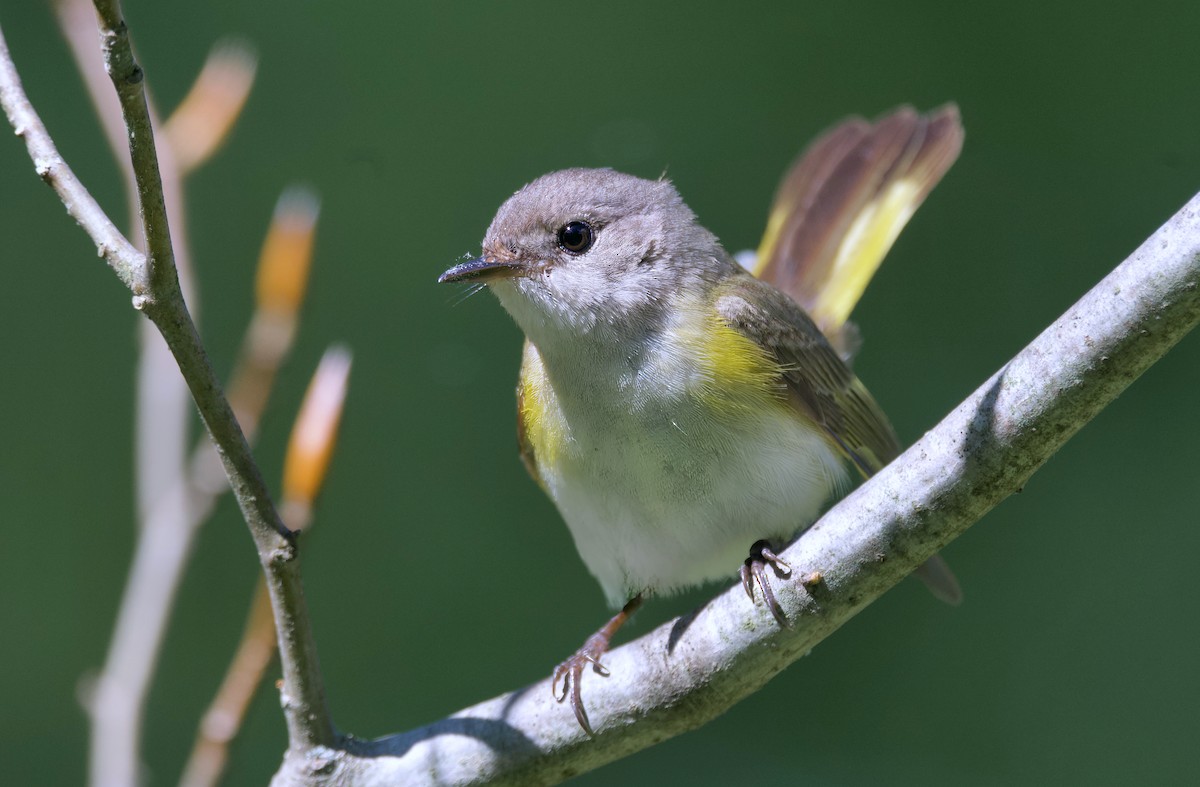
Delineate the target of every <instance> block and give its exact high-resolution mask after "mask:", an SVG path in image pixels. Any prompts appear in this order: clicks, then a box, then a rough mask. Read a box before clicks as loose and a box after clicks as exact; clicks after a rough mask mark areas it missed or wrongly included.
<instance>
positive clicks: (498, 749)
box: [274, 195, 1200, 785]
mask: <svg viewBox="0 0 1200 787" xmlns="http://www.w3.org/2000/svg"><path fill="white" fill-rule="evenodd" d="M1198 285H1200V195H1197V197H1194V198H1193V199H1192V200H1191V201H1190V202H1189V203H1188V204H1187V205H1186V206H1185V207H1184V208H1183V210H1181V211H1180V212H1179V213H1178V214H1176V215H1175V216H1174V217H1173V218H1172V219H1171V220H1170V221H1169V222H1168V223H1167V224H1166V225H1164V226H1163V227H1162V228H1161V229H1159V230H1158V232H1156V233H1155V234H1154V235H1153V236H1152V237H1151V238H1150V239H1149V240H1147V241H1146V242H1145V243H1144V244H1143V245H1142V247H1141V248H1139V249H1138V250H1137V251H1136V252H1135V253H1134V254H1133V255H1132V256H1131V257H1130V258H1129V259H1128V260H1126V261H1125V262H1124V263H1123V264H1122V265H1121V266H1119V267H1118V268H1117V269H1116V270H1115V271H1113V272H1112V273H1111V274H1110V275H1109V276H1108V277H1106V278H1105V279H1104V280H1103V281H1101V282H1100V283H1099V284H1098V285H1096V287H1095V288H1093V289H1092V291H1091V292H1089V293H1088V294H1087V295H1086V296H1084V297H1083V299H1081V300H1080V301H1079V302H1078V303H1077V304H1075V305H1074V306H1073V307H1071V309H1070V310H1069V311H1068V312H1067V313H1066V314H1065V315H1063V316H1062V317H1061V318H1060V319H1059V320H1058V321H1057V322H1055V323H1054V324H1053V325H1051V326H1050V327H1049V328H1048V329H1046V331H1045V332H1043V333H1042V335H1040V336H1039V337H1037V338H1036V339H1035V340H1034V341H1033V342H1032V343H1031V344H1030V345H1029V346H1028V347H1026V348H1025V349H1024V350H1022V351H1021V353H1020V354H1018V355H1017V356H1016V357H1015V358H1014V359H1012V361H1010V362H1009V363H1008V364H1007V365H1005V367H1004V368H1003V369H1001V370H1000V371H998V372H997V373H996V374H995V375H993V376H992V377H991V379H989V380H988V381H987V382H985V383H984V384H983V385H982V386H981V387H980V388H979V389H978V390H977V391H976V392H975V393H974V394H972V395H971V396H970V397H969V398H968V399H967V400H966V401H964V402H963V403H962V404H960V405H959V406H958V407H957V408H956V409H955V410H954V411H953V412H952V413H950V415H948V416H947V417H946V418H945V419H944V420H943V421H942V422H941V423H940V424H938V426H937V427H935V428H934V429H933V430H931V431H930V432H928V433H927V434H926V435H925V436H924V437H923V438H921V440H919V441H918V442H917V443H916V444H915V445H913V446H912V447H911V448H910V449H909V450H908V451H906V452H905V453H904V454H903V455H902V456H901V457H899V458H898V459H897V460H896V461H895V462H893V463H892V464H891V465H889V466H888V467H887V468H885V469H884V470H883V471H882V472H881V473H879V474H878V475H876V476H875V477H874V478H872V479H870V480H869V481H868V482H866V483H865V484H863V485H862V486H861V487H860V488H859V489H857V490H856V491H855V492H854V493H852V494H851V495H850V496H848V497H847V498H846V499H845V500H843V501H842V502H840V503H839V504H838V505H837V506H835V507H834V508H833V509H831V510H830V511H829V513H827V514H826V515H825V516H824V517H823V518H822V519H821V520H820V521H819V522H818V523H817V524H815V525H814V526H813V527H812V528H810V529H809V530H808V531H807V532H806V533H805V534H804V535H803V536H802V537H801V538H800V540H799V541H797V542H796V543H795V544H794V545H792V546H791V547H790V548H789V549H788V550H787V551H786V552H785V553H784V558H785V559H786V560H787V561H788V563H790V564H791V565H792V566H794V567H796V568H797V569H798V572H797V573H798V575H804V574H806V573H808V572H812V571H818V572H820V575H821V581H820V582H819V583H817V584H816V585H815V586H812V587H806V586H804V585H801V584H800V583H798V582H795V581H793V582H782V581H781V582H777V583H776V594H777V596H778V598H779V601H780V603H781V605H782V606H783V608H784V610H785V612H786V614H787V616H788V618H789V619H790V620H791V621H793V622H794V624H795V627H794V628H792V629H780V628H779V627H778V626H777V625H776V624H775V622H774V621H773V620H772V618H771V615H770V613H768V612H767V611H766V610H765V609H764V608H762V607H761V606H757V605H752V604H751V603H750V602H749V601H748V600H747V599H746V596H745V594H744V593H743V592H742V590H741V588H740V587H736V588H732V589H730V590H727V591H726V592H724V593H722V594H721V595H719V596H718V597H717V598H715V599H714V600H713V601H712V602H710V603H709V604H706V605H705V606H704V607H703V608H701V609H699V610H697V611H696V612H695V613H693V614H692V615H691V616H689V617H685V618H681V619H679V620H676V621H673V622H671V623H668V624H666V625H663V626H660V627H659V628H658V629H656V630H655V631H653V632H651V633H650V634H647V635H646V636H644V637H642V638H640V639H638V640H636V641H634V642H631V643H629V644H628V645H625V646H624V647H621V648H618V649H617V650H614V651H613V652H611V653H610V654H609V655H608V656H607V657H606V664H607V666H608V667H609V669H610V670H611V673H612V674H611V677H609V678H607V679H598V678H596V676H594V675H591V674H587V680H585V685H584V691H585V693H586V701H587V703H588V712H589V715H590V716H591V719H592V722H593V726H594V727H595V729H596V730H597V733H596V736H595V738H594V739H592V740H589V739H588V738H587V736H586V735H585V734H584V733H583V732H582V731H581V730H580V729H579V726H578V725H577V724H575V723H574V719H573V717H572V715H571V711H570V709H569V708H567V707H565V706H562V705H558V704H556V703H555V702H554V701H553V700H552V698H551V694H550V688H549V685H548V681H542V682H540V683H537V684H535V685H533V686H528V687H526V688H524V689H521V690H518V691H515V692H512V693H510V694H506V695H503V696H501V697H497V698H495V699H492V700H489V701H487V702H484V703H481V704H479V705H476V706H474V707H471V708H467V709H465V710H463V711H460V712H459V713H456V714H454V715H453V716H451V717H450V718H447V719H444V720H442V721H439V722H436V723H434V724H431V725H429V726H428V727H424V728H421V729H418V730H414V731H412V732H408V733H403V734H399V735H394V736H391V737H388V738H383V739H380V740H377V741H373V742H369V743H361V742H355V741H350V742H348V743H347V744H346V746H345V748H344V749H341V750H331V749H326V748H319V749H314V750H313V751H311V752H308V753H307V754H306V755H305V756H297V754H298V753H297V752H295V751H294V750H293V751H292V752H290V753H289V756H288V758H287V760H285V762H284V765H283V767H282V769H281V770H280V771H279V773H278V774H277V775H276V777H275V782H274V784H276V785H300V784H321V785H332V784H337V785H350V784H353V785H382V784H406V785H421V784H428V785H435V784H436V785H465V784H512V785H531V784H553V783H557V782H560V781H562V780H564V779H567V778H569V777H571V776H574V775H577V774H579V773H582V772H584V771H587V770H589V769H592V768H595V767H597V766H599V765H602V764H604V763H606V762H610V761H612V760H615V759H618V758H620V757H622V756H625V755H627V754H630V753H632V752H634V751H637V750H639V749H643V748H646V747H648V746H651V745H653V744H655V743H657V742H659V741H662V740H664V739H666V738H669V737H671V736H673V735H677V734H679V733H681V732H684V731H686V730H689V729H692V728H695V727H698V726H700V725H702V724H704V723H705V722H707V721H709V720H710V719H712V718H714V717H716V716H718V715H719V714H721V713H722V712H723V711H725V710H726V709H728V708H729V707H730V706H732V705H733V704H734V703H736V702H737V701H739V700H740V699H742V698H744V697H746V696H747V695H749V694H750V693H752V692H754V691H755V690H757V689H758V688H760V687H761V686H762V685H763V684H765V683H766V682H767V681H768V680H769V679H770V678H771V677H772V676H774V675H775V674H777V673H778V672H780V671H781V670H783V669H784V668H785V667H786V666H787V665H788V664H790V663H791V662H793V661H795V660H796V659H798V658H799V657H800V656H802V655H803V654H805V653H806V652H808V651H809V650H810V649H812V648H813V647H814V646H815V645H817V644H818V643H819V642H821V640H823V639H824V638H825V637H827V636H829V634H831V633H832V632H834V631H835V630H837V629H838V628H839V627H840V626H841V625H842V624H843V623H845V622H846V621H847V620H849V619H850V618H851V617H853V616H854V615H855V614H856V613H857V612H859V611H860V610H861V609H863V608H864V607H865V606H866V605H868V604H870V603H871V602H872V601H874V600H875V599H876V598H878V597H879V596H880V595H882V594H883V593H884V592H885V591H886V590H887V589H889V588H890V587H892V586H893V585H895V584H897V583H898V582H899V581H900V580H902V579H903V578H904V577H906V576H907V575H908V574H909V573H910V572H911V571H912V570H913V569H914V568H916V567H917V566H918V565H920V564H921V563H922V562H923V561H924V560H926V559H927V558H928V557H930V556H931V555H933V554H934V553H935V552H937V551H938V550H939V549H941V548H942V547H943V546H945V545H946V543H948V542H949V541H950V540H952V539H953V538H955V537H956V536H958V535H959V534H960V533H962V532H963V531H965V530H966V529H967V528H968V527H969V526H970V525H971V524H972V523H974V522H975V521H977V520H978V519H979V518H980V517H982V516H983V515H984V514H985V513H986V512H987V511H989V510H991V509H992V508H993V507H995V506H996V505H997V504H998V503H999V502H1000V501H1001V500H1003V499H1004V498H1006V497H1007V496H1009V495H1010V494H1012V493H1013V492H1016V491H1019V490H1020V488H1021V487H1022V485H1024V483H1025V482H1026V480H1027V479H1028V478H1029V477H1030V476H1031V475H1032V474H1033V472H1034V471H1035V470H1037V468H1038V467H1040V466H1041V465H1042V464H1043V463H1044V462H1045V461H1046V460H1047V459H1049V458H1050V456H1052V455H1053V454H1054V452H1055V451H1057V450H1058V449H1059V447H1061V446H1062V445H1063V443H1065V442H1066V441H1067V440H1068V439H1069V438H1070V437H1071V436H1072V435H1073V434H1074V433H1075V432H1076V431H1078V429H1079V428H1080V427H1081V426H1083V424H1085V423H1086V422H1087V421H1088V420H1090V419H1091V418H1092V417H1094V416H1095V415H1096V414H1097V413H1098V412H1099V411H1100V410H1101V409H1103V408H1104V406H1105V405H1107V404H1108V403H1109V402H1111V401H1112V400H1113V399H1114V398H1116V396H1117V395H1118V394H1120V393H1121V391H1123V390H1124V389H1125V388H1126V387H1127V386H1128V385H1129V384H1130V383H1131V382H1133V380H1135V379H1136V378H1137V377H1138V376H1139V375H1140V374H1141V373H1142V372H1143V371H1145V370H1146V369H1147V368H1148V367H1149V366H1150V365H1151V364H1153V363H1154V362H1155V361H1156V360H1157V359H1158V358H1160V357H1161V356H1162V355H1163V354H1164V353H1166V351H1167V350H1168V349H1170V348H1171V347H1172V346H1173V345H1174V344H1175V343H1176V342H1177V341H1179V339H1180V338H1182V337H1183V336H1184V335H1185V334H1186V333H1187V332H1188V331H1189V330H1191V328H1192V327H1193V326H1195V324H1196V323H1197V321H1200V286H1198Z"/></svg>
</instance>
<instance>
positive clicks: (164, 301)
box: [0, 0, 334, 750]
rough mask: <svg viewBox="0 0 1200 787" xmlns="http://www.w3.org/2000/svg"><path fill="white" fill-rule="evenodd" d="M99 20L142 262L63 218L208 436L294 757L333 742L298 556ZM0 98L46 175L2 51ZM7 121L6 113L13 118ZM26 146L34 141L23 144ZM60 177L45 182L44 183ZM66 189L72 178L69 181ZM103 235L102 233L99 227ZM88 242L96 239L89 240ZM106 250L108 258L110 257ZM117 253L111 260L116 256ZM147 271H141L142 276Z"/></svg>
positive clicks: (112, 41) (112, 21) (93, 218)
mask: <svg viewBox="0 0 1200 787" xmlns="http://www.w3.org/2000/svg"><path fill="white" fill-rule="evenodd" d="M97 10H98V11H99V16H100V19H101V41H102V44H103V47H104V50H105V63H106V67H107V69H108V71H109V75H110V76H111V77H112V79H113V83H114V85H115V86H116V88H117V92H118V95H119V97H120V98H121V107H122V113H123V116H124V118H125V122H126V125H127V128H128V129H129V131H130V134H129V140H130V151H131V158H132V159H133V163H134V171H135V174H136V176H137V181H138V194H139V198H140V199H141V201H142V204H141V215H142V219H143V226H144V228H145V234H146V239H147V248H148V250H149V255H148V257H145V258H143V257H142V255H140V254H137V252H136V250H134V249H132V247H131V246H129V244H128V242H125V243H124V245H120V246H119V245H117V244H116V243H111V245H110V244H109V243H101V242H100V241H101V240H102V239H103V240H105V241H111V240H112V238H111V234H112V233H115V235H116V237H117V238H120V240H122V241H123V240H124V238H122V237H121V236H120V233H117V232H116V230H115V228H112V226H111V222H108V221H107V219H105V220H104V221H103V222H101V221H100V218H103V214H102V212H100V211H99V208H98V207H95V209H94V213H92V212H89V211H88V210H87V208H88V206H89V205H92V206H94V202H91V198H90V197H88V196H87V195H86V191H84V190H83V189H82V186H79V187H78V188H68V189H65V190H59V189H58V188H57V187H56V190H59V194H60V197H61V198H62V199H63V201H64V202H65V203H66V204H68V210H69V211H70V212H72V215H76V216H77V217H78V216H83V217H84V218H85V219H86V221H83V220H81V223H83V224H84V225H85V227H87V228H88V230H89V233H95V234H93V237H96V238H97V243H98V247H99V248H100V251H101V254H102V255H105V256H108V255H112V256H113V258H114V259H115V260H116V261H117V262H119V263H120V265H119V266H118V265H114V267H115V268H117V270H118V273H123V274H125V275H123V276H122V280H123V281H127V284H128V285H129V286H130V288H131V289H132V290H134V292H135V297H134V304H135V306H136V307H138V308H140V309H141V310H142V311H143V312H144V313H145V314H146V316H148V317H149V318H150V319H151V320H152V321H153V322H154V324H155V325H156V326H157V327H158V329H159V331H160V332H161V333H162V335H163V338H164V339H165V340H166V342H167V345H168V347H170V348H171V352H172V354H173V355H174V357H175V359H176V362H177V363H178V364H179V368H180V371H181V372H182V373H183V377H184V379H185V380H186V381H187V383H188V388H189V390H190V391H191V393H192V398H193V400H194V401H195V402H196V405H197V407H198V409H199V411H200V416H201V419H202V420H203V422H204V425H205V427H206V428H207V430H208V432H209V434H210V435H211V437H212V439H213V442H214V444H215V445H216V448H217V452H218V454H219V455H220V457H221V461H222V464H223V465H224V467H225V471H226V475H227V476H228V478H229V482H230V486H231V487H232V489H233V492H234V496H235V497H236V498H237V501H238V506H239V508H240V509H241V511H242V516H243V517H244V518H245V520H246V524H247V526H248V527H249V529H250V533H251V536H252V537H253V539H254V542H255V546H256V547H257V549H258V554H259V560H260V562H261V563H262V565H263V568H264V571H265V572H266V575H267V586H268V590H269V592H270V595H271V601H272V607H273V608H274V610H275V614H276V623H277V626H278V629H279V639H280V655H281V662H282V665H283V674H284V692H283V706H284V717H285V719H286V721H287V725H288V737H289V741H290V746H291V747H292V748H295V749H297V750H310V749H312V748H313V747H317V746H323V745H330V744H332V743H333V742H334V732H333V725H332V722H331V721H330V718H329V714H328V712H327V710H326V707H325V697H324V687H323V685H322V682H321V678H320V672H319V669H318V666H317V659H316V648H315V646H314V644H313V642H312V633H311V629H310V623H309V618H308V614H307V610H306V606H305V602H304V596H303V589H302V586H301V583H300V574H299V565H298V563H299V560H298V557H299V555H298V552H297V549H296V545H295V540H294V534H292V533H291V532H290V531H289V530H287V528H285V527H284V526H283V523H282V522H281V521H280V519H279V515H278V513H277V512H276V510H275V507H274V506H273V505H272V503H271V498H270V495H269V493H268V490H267V488H266V484H265V483H264V482H263V480H262V476H261V474H260V473H259V471H258V468H257V466H256V465H255V463H254V460H253V458H252V456H251V454H250V450H249V447H248V446H247V444H246V440H245V437H244V435H243V434H242V431H241V428H240V427H239V425H238V423H237V421H236V419H235V418H234V416H233V411H232V409H231V408H230V406H229V403H228V401H227V400H226V399H225V397H224V395H223V394H222V392H221V386H220V383H219V382H218V380H217V379H216V376H215V374H214V373H213V371H212V367H211V365H210V364H209V363H208V358H207V355H206V353H205V351H204V348H203V346H202V345H201V343H200V338H199V336H198V334H197V332H196V328H195V325H194V324H193V323H192V321H191V318H190V316H189V314H188V311H187V306H186V305H185V304H184V302H183V299H182V297H181V295H180V290H179V282H178V280H177V278H176V275H175V269H174V265H173V254H172V250H171V241H170V232H169V229H168V227H167V222H166V211H165V207H164V204H163V197H162V192H161V185H160V178H159V174H158V168H157V161H156V156H155V152H154V143H153V138H152V129H151V124H150V120H149V113H148V109H147V106H146V100H145V96H144V94H143V93H142V90H141V85H142V81H143V80H142V71H141V68H140V67H139V66H138V65H137V63H136V61H135V60H134V58H133V53H132V50H131V49H130V47H129V38H128V33H127V30H126V27H125V23H124V20H123V19H122V18H121V15H120V11H119V8H118V5H117V3H116V2H115V0H97ZM0 59H3V60H4V63H3V64H2V65H0V96H2V97H3V102H4V105H5V109H6V111H7V112H8V113H9V115H10V117H12V118H13V120H14V125H15V126H16V128H17V129H18V131H19V132H21V134H22V135H23V136H24V137H25V138H26V140H27V144H28V145H30V147H31V153H32V154H34V160H35V162H39V163H38V165H37V166H38V169H39V171H42V170H44V169H45V168H46V165H45V164H43V163H41V162H42V161H43V159H42V158H41V157H40V156H39V155H38V154H39V153H42V152H44V151H45V150H49V151H53V144H52V143H51V142H50V139H49V136H48V135H47V134H46V131H45V128H44V127H43V126H42V124H41V123H40V122H36V124H34V123H33V122H32V121H36V120H37V116H36V114H35V113H34V112H33V110H32V107H30V106H29V103H28V99H26V97H25V95H24V91H23V90H22V89H21V86H20V83H19V81H18V80H17V76H16V69H15V67H14V66H13V65H12V63H11V59H10V58H9V56H8V51H7V47H6V46H5V47H4V48H3V50H2V51H0ZM14 113H15V114H14ZM31 138H33V139H34V141H33V142H30V139H31ZM53 152H54V160H53V164H54V169H55V170H61V171H62V172H64V173H65V172H66V171H67V167H66V165H65V163H63V162H62V160H61V158H59V157H58V155H57V152H56V151H53ZM64 178H65V175H62V176H60V175H58V174H56V177H54V178H52V179H48V180H49V181H50V182H51V184H52V185H55V184H57V183H61V182H67V181H65V180H64ZM70 180H71V181H74V178H73V176H72V177H71V179H70ZM105 226H107V227H109V228H111V233H110V234H108V235H106V234H105V233H104V232H102V231H101V230H103V228H104V227H105ZM97 235H98V236H99V237H97ZM114 249H115V250H116V251H114ZM118 252H119V253H118ZM147 268H148V270H147Z"/></svg>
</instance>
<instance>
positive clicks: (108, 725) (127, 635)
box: [86, 188, 318, 784]
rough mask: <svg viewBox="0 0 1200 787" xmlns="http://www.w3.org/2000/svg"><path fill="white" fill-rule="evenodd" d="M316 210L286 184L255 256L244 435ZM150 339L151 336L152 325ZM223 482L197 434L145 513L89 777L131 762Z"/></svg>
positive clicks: (106, 778)
mask: <svg viewBox="0 0 1200 787" xmlns="http://www.w3.org/2000/svg"><path fill="white" fill-rule="evenodd" d="M317 212H318V211H317V199H316V197H315V196H314V195H313V194H312V193H311V192H309V191H308V190H306V189H300V188H291V189H288V190H286V191H285V192H284V193H283V196H281V197H280V199H279V203H278V205H277V207H276V209H275V214H274V217H273V219H272V223H271V228H270V229H269V230H268V232H267V240H266V242H264V244H263V250H262V253H261V254H260V257H259V271H260V273H259V277H260V279H261V278H263V273H262V272H263V271H264V270H267V271H271V275H270V278H271V282H272V283H271V286H260V287H259V288H258V289H259V296H258V299H257V301H258V308H257V309H256V310H255V313H254V317H253V318H252V319H251V322H250V327H249V329H248V330H247V331H246V335H245V337H244V339H243V342H242V346H241V350H240V352H239V356H238V360H237V362H236V364H235V367H234V373H233V377H232V380H231V382H230V387H229V391H230V393H229V402H230V405H231V406H232V407H233V410H234V413H235V414H236V415H237V418H238V422H239V423H241V424H242V427H243V429H244V430H245V434H246V438H247V440H249V441H251V442H253V440H254V436H255V434H256V432H257V431H258V424H259V419H260V418H261V416H262V413H263V411H264V409H265V408H266V405H267V400H268V397H269V395H270V392H271V389H272V388H273V387H274V382H275V376H276V374H277V372H278V371H279V367H280V365H281V364H282V363H283V360H284V358H285V357H286V356H287V354H288V352H289V351H290V350H291V347H292V339H293V338H294V336H295V333H296V323H297V320H298V313H299V308H300V301H301V296H302V294H303V290H304V287H305V282H306V281H307V279H308V272H309V266H310V262H311V252H312V237H313V233H314V230H315V226H316V220H317ZM278 289H282V290H284V292H285V293H286V294H287V296H288V297H287V299H286V300H287V307H286V308H285V307H283V306H281V305H280V303H279V300H280V296H279V295H278V294H277V292H276V290H278ZM155 338H156V339H158V338H159V337H158V335H157V334H155ZM160 341H161V339H160ZM164 347H165V345H164ZM168 358H170V356H168ZM171 363H172V367H171V369H170V370H169V371H170V373H171V374H172V375H176V374H177V372H176V370H175V367H174V361H173V360H172V361H171ZM228 488H229V484H228V482H227V481H226V479H225V473H224V470H223V468H222V466H221V461H220V459H219V458H218V457H217V454H216V452H215V451H214V450H213V447H212V443H211V442H209V441H208V440H207V439H204V440H203V442H202V443H201V444H200V445H199V446H197V448H196V449H195V450H194V451H193V452H192V457H191V461H190V462H189V463H188V464H187V472H185V473H183V474H182V475H181V477H180V478H178V479H177V480H176V482H175V483H174V484H172V485H171V486H170V487H169V488H168V489H167V490H165V493H164V492H163V491H161V490H160V492H159V494H158V496H157V498H156V500H157V502H156V503H155V505H154V506H153V508H151V510H150V511H149V513H148V515H147V518H146V521H145V522H144V526H143V528H142V529H141V532H140V535H139V538H138V542H137V547H136V549H135V551H134V557H133V563H132V565H131V566H130V570H129V576H128V578H127V579H126V585H125V592H124V595H123V597H122V600H121V606H120V611H119V613H118V616H117V623H116V626H115V629H114V632H113V638H112V643H111V645H110V648H109V653H108V656H107V658H106V659H105V665H104V669H103V670H102V671H101V672H100V674H99V675H98V676H97V677H96V679H95V681H94V685H93V688H92V691H91V697H90V698H89V701H88V702H87V703H86V705H87V708H88V711H89V713H90V714H91V717H92V745H91V757H92V762H91V766H90V770H91V773H92V774H93V781H94V782H95V783H98V784H100V783H103V784H108V783H121V782H122V779H123V778H124V776H123V775H124V774H129V773H133V772H135V771H136V769H137V767H138V765H137V764H138V762H139V759H140V755H139V750H140V733H141V729H142V713H143V709H144V707H145V700H146V695H147V692H148V691H149V688H150V683H151V680H152V678H153V676H154V669H155V665H156V663H157V660H158V657H159V654H160V652H161V647H162V640H163V636H164V634H165V633H166V628H167V625H168V622H169V620H170V615H171V610H172V609H173V608H174V602H175V597H176V594H177V592H178V589H179V583H180V581H181V579H182V577H183V572H184V567H185V566H186V564H187V558H188V556H189V555H190V553H191V549H192V544H193V542H194V541H195V536H196V532H197V530H198V529H199V527H200V525H201V524H202V523H203V522H204V521H206V520H207V519H208V517H209V515H210V514H211V512H212V510H213V506H214V505H215V503H216V500H217V497H218V496H219V495H220V494H222V493H223V492H225V491H226V490H227V489H228ZM264 592H265V588H264ZM271 636H272V637H274V628H272V629H271ZM271 653H274V648H273V647H272V649H271Z"/></svg>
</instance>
